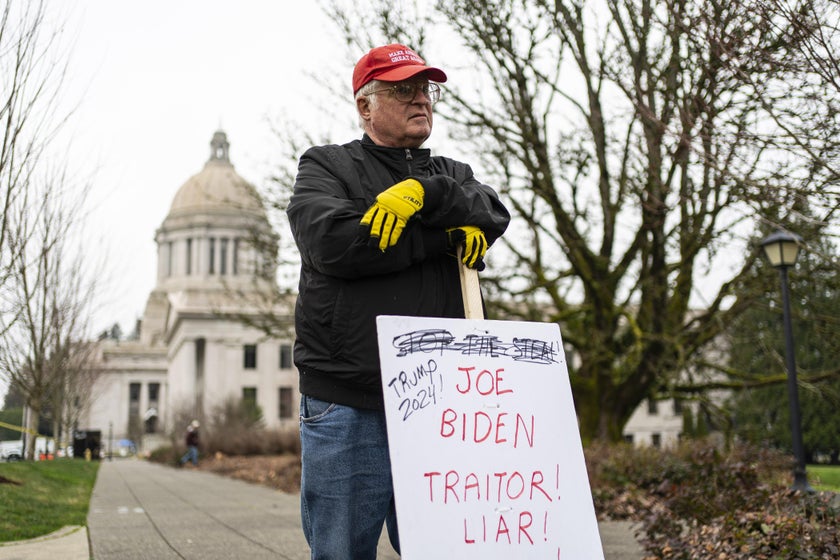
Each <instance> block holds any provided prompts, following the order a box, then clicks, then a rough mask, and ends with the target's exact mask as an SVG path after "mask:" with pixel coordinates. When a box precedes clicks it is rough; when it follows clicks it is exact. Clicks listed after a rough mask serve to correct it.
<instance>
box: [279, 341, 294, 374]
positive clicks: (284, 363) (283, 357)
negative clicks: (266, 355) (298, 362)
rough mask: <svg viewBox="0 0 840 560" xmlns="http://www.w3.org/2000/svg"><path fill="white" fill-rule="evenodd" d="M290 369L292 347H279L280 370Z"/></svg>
mask: <svg viewBox="0 0 840 560" xmlns="http://www.w3.org/2000/svg"><path fill="white" fill-rule="evenodd" d="M291 367H292V345H291V344H281V345H280V369H289V368H291Z"/></svg>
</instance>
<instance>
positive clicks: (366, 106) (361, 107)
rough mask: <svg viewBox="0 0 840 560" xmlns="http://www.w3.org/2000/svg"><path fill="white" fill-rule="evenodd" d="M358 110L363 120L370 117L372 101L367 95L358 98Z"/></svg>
mask: <svg viewBox="0 0 840 560" xmlns="http://www.w3.org/2000/svg"><path fill="white" fill-rule="evenodd" d="M356 111H358V112H359V117H361V118H362V120H365V121H366V120H368V119H369V118H370V101H369V100H368V98H367V96H365V95H363V96H362V97H359V98H357V99H356Z"/></svg>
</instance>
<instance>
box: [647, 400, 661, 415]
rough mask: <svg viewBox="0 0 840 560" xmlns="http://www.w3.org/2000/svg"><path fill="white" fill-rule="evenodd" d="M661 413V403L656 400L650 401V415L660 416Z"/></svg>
mask: <svg viewBox="0 0 840 560" xmlns="http://www.w3.org/2000/svg"><path fill="white" fill-rule="evenodd" d="M658 413H659V403H658V402H657V401H656V399H648V414H658Z"/></svg>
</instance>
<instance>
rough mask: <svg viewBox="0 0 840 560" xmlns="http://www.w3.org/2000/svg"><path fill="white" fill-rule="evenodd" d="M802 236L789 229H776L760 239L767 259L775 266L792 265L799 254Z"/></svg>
mask: <svg viewBox="0 0 840 560" xmlns="http://www.w3.org/2000/svg"><path fill="white" fill-rule="evenodd" d="M801 245H802V238H801V237H800V236H798V235H796V234H795V233H791V232H789V231H783V230H778V231H776V232H775V233H771V234H770V235H768V236H767V237H765V238H764V239H762V240H761V247H762V249H764V254H765V255H766V256H767V260H768V261H770V264H771V265H773V267H775V268H779V267H781V266H793V265H794V264H796V258H797V257H798V256H799V249H800V247H801Z"/></svg>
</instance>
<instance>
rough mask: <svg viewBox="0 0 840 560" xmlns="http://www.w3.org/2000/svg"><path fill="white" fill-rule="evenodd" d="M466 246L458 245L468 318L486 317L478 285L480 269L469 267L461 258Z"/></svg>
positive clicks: (463, 293) (459, 268) (465, 310)
mask: <svg viewBox="0 0 840 560" xmlns="http://www.w3.org/2000/svg"><path fill="white" fill-rule="evenodd" d="M463 252H464V248H463V247H458V272H459V273H460V276H461V296H462V297H463V299H464V317H465V318H466V319H484V308H483V307H482V305H481V288H480V287H479V285H478V271H477V270H474V269H472V268H468V267H467V266H466V265H465V264H464V261H462V260H461V257H462V255H463Z"/></svg>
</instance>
